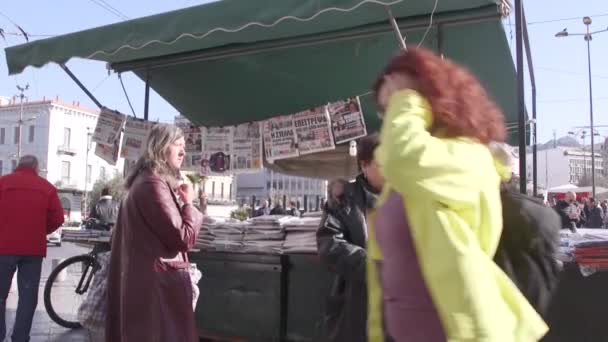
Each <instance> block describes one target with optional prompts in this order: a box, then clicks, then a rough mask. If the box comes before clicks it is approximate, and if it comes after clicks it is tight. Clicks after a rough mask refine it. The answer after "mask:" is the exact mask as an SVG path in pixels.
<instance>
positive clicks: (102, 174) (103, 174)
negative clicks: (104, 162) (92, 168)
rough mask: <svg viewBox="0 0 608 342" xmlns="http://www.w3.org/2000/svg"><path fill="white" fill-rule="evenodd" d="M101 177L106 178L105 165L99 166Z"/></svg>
mask: <svg viewBox="0 0 608 342" xmlns="http://www.w3.org/2000/svg"><path fill="white" fill-rule="evenodd" d="M99 178H101V179H106V168H105V167H103V166H102V167H100V168H99Z"/></svg>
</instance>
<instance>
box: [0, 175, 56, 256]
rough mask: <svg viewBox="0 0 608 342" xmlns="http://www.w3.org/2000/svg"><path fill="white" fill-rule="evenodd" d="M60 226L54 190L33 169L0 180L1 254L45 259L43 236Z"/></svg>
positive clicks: (44, 240) (44, 239)
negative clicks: (42, 257) (43, 257)
mask: <svg viewBox="0 0 608 342" xmlns="http://www.w3.org/2000/svg"><path fill="white" fill-rule="evenodd" d="M62 224H63V208H61V203H60V201H59V196H58V195H57V189H56V188H55V187H54V186H53V185H52V184H51V183H49V182H48V181H47V180H46V179H44V178H42V177H40V176H38V175H37V174H36V172H35V171H34V169H30V168H25V167H22V168H17V170H15V172H13V173H11V174H8V175H6V176H4V177H0V255H27V256H46V235H47V234H50V233H52V232H54V231H55V230H57V228H59V227H60V226H61V225H62Z"/></svg>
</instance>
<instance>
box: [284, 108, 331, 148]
mask: <svg viewBox="0 0 608 342" xmlns="http://www.w3.org/2000/svg"><path fill="white" fill-rule="evenodd" d="M293 122H294V127H295V129H296V136H297V141H298V152H299V153H300V155H305V154H312V153H317V152H323V151H329V150H333V149H335V148H336V146H335V145H334V137H333V135H332V132H331V131H332V129H331V122H330V119H329V112H328V111H327V107H326V106H322V107H317V108H314V109H310V110H306V111H303V112H299V113H296V114H294V116H293Z"/></svg>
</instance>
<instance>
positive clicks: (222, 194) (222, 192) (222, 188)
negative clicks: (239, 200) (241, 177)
mask: <svg viewBox="0 0 608 342" xmlns="http://www.w3.org/2000/svg"><path fill="white" fill-rule="evenodd" d="M220 192H221V196H222V198H224V183H221V189H220Z"/></svg>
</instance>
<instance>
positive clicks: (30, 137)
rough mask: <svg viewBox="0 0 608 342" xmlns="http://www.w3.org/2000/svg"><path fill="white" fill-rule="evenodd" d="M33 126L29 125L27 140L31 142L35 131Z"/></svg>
mask: <svg viewBox="0 0 608 342" xmlns="http://www.w3.org/2000/svg"><path fill="white" fill-rule="evenodd" d="M35 130H36V127H35V126H30V132H29V136H28V139H27V141H28V142H31V143H33V142H34V133H35V132H36V131H35Z"/></svg>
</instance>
